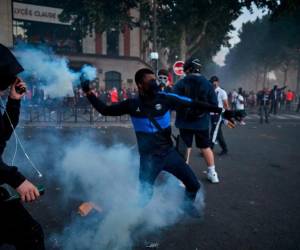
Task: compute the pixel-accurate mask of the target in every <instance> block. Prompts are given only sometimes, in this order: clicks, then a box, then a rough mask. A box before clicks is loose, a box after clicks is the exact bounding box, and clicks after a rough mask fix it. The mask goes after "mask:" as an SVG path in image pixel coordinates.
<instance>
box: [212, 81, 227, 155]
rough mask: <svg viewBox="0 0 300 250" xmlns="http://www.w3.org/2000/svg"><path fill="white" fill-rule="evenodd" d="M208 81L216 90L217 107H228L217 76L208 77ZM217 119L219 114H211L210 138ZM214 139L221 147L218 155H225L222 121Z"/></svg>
mask: <svg viewBox="0 0 300 250" xmlns="http://www.w3.org/2000/svg"><path fill="white" fill-rule="evenodd" d="M210 82H211V83H212V84H213V86H214V88H215V92H216V95H217V99H218V107H219V108H223V109H229V105H228V97H227V93H226V91H225V90H224V89H222V88H221V87H220V86H219V85H220V81H219V78H218V77H217V76H212V77H211V78H210ZM219 119H220V114H212V115H211V122H212V128H211V133H210V136H211V138H213V134H214V132H215V129H216V127H217V123H218V121H219ZM216 141H217V142H218V143H219V145H220V147H221V149H222V151H221V152H220V153H219V155H220V156H221V155H226V154H227V153H228V148H227V144H226V142H225V139H224V136H223V132H222V123H221V124H220V126H219V128H218V132H217V138H216ZM211 148H212V149H213V148H214V142H213V143H212V146H211Z"/></svg>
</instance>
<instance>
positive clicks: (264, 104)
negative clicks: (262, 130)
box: [257, 88, 270, 123]
mask: <svg viewBox="0 0 300 250" xmlns="http://www.w3.org/2000/svg"><path fill="white" fill-rule="evenodd" d="M257 104H258V107H259V109H258V112H259V116H260V123H263V121H264V118H265V123H269V106H270V92H269V90H268V89H267V88H264V89H263V90H261V91H259V92H258V93H257Z"/></svg>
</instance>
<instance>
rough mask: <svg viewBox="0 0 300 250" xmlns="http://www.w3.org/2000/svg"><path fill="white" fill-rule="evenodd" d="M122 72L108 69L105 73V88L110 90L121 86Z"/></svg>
mask: <svg viewBox="0 0 300 250" xmlns="http://www.w3.org/2000/svg"><path fill="white" fill-rule="evenodd" d="M121 82H122V79H121V73H119V72H117V71H108V72H106V73H105V88H106V89H107V90H110V89H112V88H117V89H120V88H121Z"/></svg>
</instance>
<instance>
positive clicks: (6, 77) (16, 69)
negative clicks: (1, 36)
mask: <svg viewBox="0 0 300 250" xmlns="http://www.w3.org/2000/svg"><path fill="white" fill-rule="evenodd" d="M22 71H24V69H23V67H22V66H21V65H20V63H19V62H18V61H17V59H16V58H15V56H14V55H13V54H12V53H11V51H10V50H9V49H8V48H7V47H5V46H4V45H2V44H0V91H2V90H5V89H7V88H8V87H9V86H10V85H11V84H13V83H14V81H15V80H16V76H17V74H19V73H21V72H22Z"/></svg>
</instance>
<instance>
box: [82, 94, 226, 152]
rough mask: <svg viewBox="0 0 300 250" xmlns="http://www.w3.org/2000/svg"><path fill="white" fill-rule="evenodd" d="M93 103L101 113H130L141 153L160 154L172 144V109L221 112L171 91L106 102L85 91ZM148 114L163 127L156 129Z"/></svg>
mask: <svg viewBox="0 0 300 250" xmlns="http://www.w3.org/2000/svg"><path fill="white" fill-rule="evenodd" d="M88 99H89V101H90V102H91V104H92V105H93V107H94V108H95V109H96V110H97V111H98V112H100V113H101V114H102V115H109V116H120V115H124V114H129V115H130V116H131V120H132V124H133V127H134V130H135V133H136V137H137V143H138V148H139V152H140V154H163V153H164V152H166V151H167V150H169V149H170V148H171V147H172V140H171V110H174V109H176V110H181V109H185V108H189V107H190V108H193V109H196V110H201V111H209V112H216V113H220V112H221V110H222V109H220V108H218V107H217V106H212V105H209V104H207V103H203V102H200V101H199V102H194V101H192V100H191V99H190V98H187V97H182V96H178V95H176V94H172V93H165V92H159V93H157V94H155V96H154V97H153V98H151V99H150V100H145V99H143V98H140V97H138V98H135V99H127V100H125V101H122V102H120V103H118V104H113V105H110V106H108V105H106V104H105V103H103V102H102V101H100V100H99V99H98V98H97V97H96V96H95V95H94V94H90V95H88ZM147 114H151V116H152V117H153V118H154V119H155V120H156V121H157V123H158V124H159V125H160V126H161V128H162V129H163V131H159V130H158V129H157V128H156V127H155V125H153V124H152V122H151V121H150V120H149V118H148V116H147Z"/></svg>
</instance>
